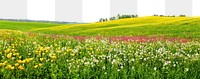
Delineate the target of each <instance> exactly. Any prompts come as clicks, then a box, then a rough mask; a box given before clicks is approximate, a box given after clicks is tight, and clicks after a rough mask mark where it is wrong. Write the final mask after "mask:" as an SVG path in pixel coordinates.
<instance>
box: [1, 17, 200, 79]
mask: <svg viewBox="0 0 200 79" xmlns="http://www.w3.org/2000/svg"><path fill="white" fill-rule="evenodd" d="M199 29H200V18H195V17H193V18H191V17H141V18H132V19H122V20H115V21H108V22H101V23H89V24H55V23H41V22H12V21H0V79H21V78H28V79H132V78H133V79H199V78H200V75H199V73H200V41H199V38H200V31H199ZM107 36H111V37H107ZM193 39H195V40H193Z"/></svg>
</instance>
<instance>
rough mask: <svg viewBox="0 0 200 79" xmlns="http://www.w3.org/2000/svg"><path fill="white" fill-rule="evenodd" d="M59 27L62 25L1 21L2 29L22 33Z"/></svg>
mask: <svg viewBox="0 0 200 79" xmlns="http://www.w3.org/2000/svg"><path fill="white" fill-rule="evenodd" d="M59 25H62V24H55V23H42V22H15V21H4V20H0V29H11V30H21V31H29V30H31V29H36V28H45V27H52V26H59Z"/></svg>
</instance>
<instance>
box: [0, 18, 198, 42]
mask: <svg viewBox="0 0 200 79" xmlns="http://www.w3.org/2000/svg"><path fill="white" fill-rule="evenodd" d="M0 28H1V29H15V30H16V29H17V30H22V31H24V30H27V31H32V32H40V33H47V34H67V35H72V36H96V35H103V36H169V37H189V38H200V31H199V30H200V18H199V17H140V18H131V19H122V20H115V21H108V22H101V23H89V24H67V25H59V24H50V23H18V22H6V23H5V22H0Z"/></svg>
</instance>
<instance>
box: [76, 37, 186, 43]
mask: <svg viewBox="0 0 200 79" xmlns="http://www.w3.org/2000/svg"><path fill="white" fill-rule="evenodd" d="M73 38H74V39H77V40H82V41H83V40H85V39H89V38H96V39H97V40H101V39H109V40H110V41H123V42H156V41H171V42H182V43H186V42H189V41H190V39H186V38H167V37H149V36H112V37H101V36H96V37H89V36H73Z"/></svg>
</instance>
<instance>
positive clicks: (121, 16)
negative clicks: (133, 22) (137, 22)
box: [99, 14, 138, 22]
mask: <svg viewBox="0 0 200 79" xmlns="http://www.w3.org/2000/svg"><path fill="white" fill-rule="evenodd" d="M137 17H138V15H120V14H118V15H117V16H114V17H110V18H100V19H99V22H106V21H112V20H118V19H125V18H137Z"/></svg>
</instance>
